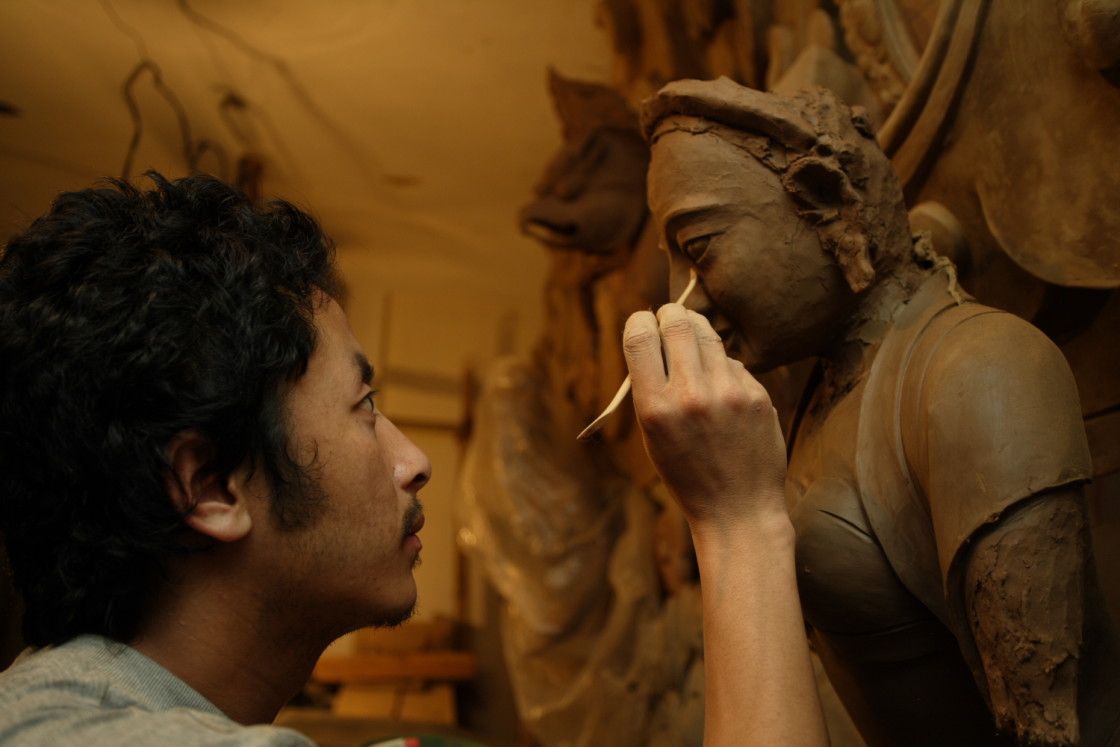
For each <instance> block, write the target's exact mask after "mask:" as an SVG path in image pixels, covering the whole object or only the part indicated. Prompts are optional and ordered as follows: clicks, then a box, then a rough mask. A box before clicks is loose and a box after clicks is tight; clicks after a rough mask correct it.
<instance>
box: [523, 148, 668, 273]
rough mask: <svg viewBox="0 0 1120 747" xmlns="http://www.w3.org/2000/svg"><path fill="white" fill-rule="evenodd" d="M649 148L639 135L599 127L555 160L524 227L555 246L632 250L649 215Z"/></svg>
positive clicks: (526, 212) (601, 251)
mask: <svg viewBox="0 0 1120 747" xmlns="http://www.w3.org/2000/svg"><path fill="white" fill-rule="evenodd" d="M648 161H649V151H648V149H647V148H646V145H645V143H644V142H643V141H642V140H641V137H640V136H639V134H638V130H637V127H635V129H634V132H633V133H622V132H618V131H612V130H606V129H603V130H598V131H596V132H594V133H592V134H591V135H590V136H588V137H586V138H584V139H582V140H580V141H578V142H575V143H568V144H567V145H565V146H564V148H563V149H562V150H561V151H560V152H559V153H558V154H557V155H556V156H555V157H554V158H553V160H552V163H550V164H549V166H548V169H547V170H546V172H545V174H544V177H543V178H542V180H541V183H540V184H538V185H537V197H536V198H535V199H534V200H533V201H532V202H530V203H529V204H527V205H525V207H523V208H522V209H521V216H520V218H519V222H520V224H521V230H522V231H523V232H524V233H526V234H528V235H529V236H532V237H534V238H536V239H538V240H539V241H540V242H541V243H543V244H544V245H545V246H547V247H549V248H551V249H569V250H576V251H581V252H586V253H588V254H604V255H605V254H612V253H615V252H620V251H621V250H625V249H628V248H629V247H630V246H632V244H633V243H634V240H635V238H636V236H637V233H638V229H640V228H641V226H642V223H643V221H644V220H645V217H646V204H645V192H646V185H645V180H646V165H647V163H648Z"/></svg>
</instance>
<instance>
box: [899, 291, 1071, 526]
mask: <svg viewBox="0 0 1120 747" xmlns="http://www.w3.org/2000/svg"><path fill="white" fill-rule="evenodd" d="M900 402H901V403H902V412H901V413H900V416H901V417H900V421H901V432H902V433H901V435H902V440H903V443H904V444H905V448H906V458H907V461H908V463H909V465H910V468H911V472H912V473H913V474H914V475H915V476H916V477H917V479H918V481H919V483H920V484H921V485H922V486H923V488H924V492H925V494H926V497H927V500H928V501H929V502H930V507H931V509H932V510H936V507H935V504H936V503H937V502H938V501H939V500H941V499H942V497H943V496H946V495H952V494H960V493H962V492H963V493H965V494H969V495H971V496H974V498H973V500H980V501H982V502H985V503H987V506H988V508H989V509H997V510H999V509H1002V508H1004V507H1006V506H1007V505H1010V503H1012V502H1014V501H1016V500H1019V499H1021V498H1025V497H1027V496H1029V495H1033V494H1036V493H1039V492H1041V491H1043V490H1046V489H1048V488H1052V487H1057V486H1059V485H1064V484H1068V483H1070V482H1075V481H1081V480H1086V479H1088V478H1089V477H1090V476H1091V474H1092V471H1091V464H1090V459H1089V451H1088V445H1087V442H1086V439H1085V430H1084V424H1083V420H1082V416H1081V406H1080V401H1079V399H1078V395H1077V388H1076V386H1075V384H1074V380H1073V374H1072V373H1071V371H1070V368H1069V365H1068V363H1067V362H1066V360H1065V358H1064V357H1063V356H1062V353H1061V351H1060V350H1058V348H1057V346H1056V345H1054V343H1053V342H1052V341H1051V340H1050V339H1049V338H1047V337H1046V336H1045V335H1044V334H1043V333H1042V332H1041V331H1039V330H1038V329H1037V328H1036V327H1034V326H1033V325H1031V324H1029V323H1028V322H1026V321H1024V320H1023V319H1020V318H1019V317H1017V316H1014V315H1013V314H1009V313H1006V312H1003V311H999V310H997V309H993V308H989V307H985V306H982V305H980V304H975V303H968V304H963V305H959V306H950V307H947V308H945V309H943V310H942V311H940V312H939V313H938V314H937V315H936V316H935V317H934V318H933V319H931V320H930V322H929V324H928V325H927V326H926V327H925V329H924V330H923V333H922V334H921V335H920V337H919V338H918V339H916V340H915V342H914V344H913V346H912V348H911V350H910V354H909V358H908V362H907V366H906V375H905V382H904V383H903V385H902V392H901V399H900ZM953 510H956V508H954V509H953Z"/></svg>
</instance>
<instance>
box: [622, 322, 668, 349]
mask: <svg viewBox="0 0 1120 747" xmlns="http://www.w3.org/2000/svg"><path fill="white" fill-rule="evenodd" d="M658 343H659V340H658V336H657V332H655V331H654V330H652V329H649V328H647V327H629V326H628V327H627V328H626V331H625V333H624V334H623V335H622V350H623V352H624V353H625V354H626V355H635V354H638V353H641V352H644V351H645V350H647V349H649V348H650V347H651V346H653V345H657V344H658Z"/></svg>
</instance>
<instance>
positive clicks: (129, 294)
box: [0, 174, 827, 747]
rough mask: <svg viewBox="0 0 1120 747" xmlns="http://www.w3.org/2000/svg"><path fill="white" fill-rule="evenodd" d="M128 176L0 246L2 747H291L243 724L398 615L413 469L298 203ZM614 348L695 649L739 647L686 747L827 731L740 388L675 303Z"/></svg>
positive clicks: (191, 182)
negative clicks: (337, 643) (688, 568)
mask: <svg viewBox="0 0 1120 747" xmlns="http://www.w3.org/2000/svg"><path fill="white" fill-rule="evenodd" d="M151 177H152V179H153V180H154V181H155V183H156V188H155V189H154V190H151V191H148V192H142V191H140V190H138V189H136V188H135V187H132V186H129V185H128V184H125V183H123V182H112V183H110V184H109V185H108V186H106V187H104V188H100V189H90V190H84V191H80V192H74V193H68V194H63V195H61V196H60V197H59V198H58V199H57V200H56V201H55V203H54V205H53V206H52V208H51V210H50V212H49V213H48V214H47V215H46V216H44V217H42V218H40V219H39V220H37V221H36V222H35V223H34V224H32V226H31V227H30V228H29V229H28V230H27V231H26V232H24V233H23V234H22V235H20V236H17V237H16V238H14V239H12V240H11V241H10V242H9V244H8V245H7V247H6V249H5V250H4V253H3V255H2V256H0V531H2V532H3V535H4V539H5V542H6V544H7V553H8V559H9V563H10V566H11V571H12V573H13V577H14V580H15V584H16V587H17V588H18V590H19V591H20V593H21V595H22V597H23V599H24V602H25V605H26V614H25V617H24V624H23V631H24V636H25V638H26V640H27V642H28V643H29V644H31V646H32V648H31V649H29V650H28V651H27V652H25V653H24V654H22V655H21V657H20V658H19V660H17V662H16V663H15V664H14V665H13V666H12V667H11V668H10V669H9V670H8V671H6V672H4V673H2V674H0V743H3V744H4V745H56V744H82V745H86V746H87V747H91V746H92V747H99V746H102V745H104V746H108V745H113V746H114V747H115V746H116V745H122V744H131V745H148V744H151V745H164V744H174V745H224V746H227V747H228V746H232V745H254V746H260V745H269V746H270V747H274V746H277V745H299V746H301V747H306V746H307V745H309V744H310V742H309V741H308V740H307V739H306V737H304V736H303V735H300V734H298V733H297V732H294V731H291V730H288V729H282V728H277V727H272V726H268V725H267V724H268V723H269V722H270V721H271V720H272V719H273V718H274V717H275V715H276V713H277V711H278V710H279V708H280V707H281V706H282V705H283V704H284V703H285V702H286V701H287V700H288V699H289V698H291V696H292V695H293V694H294V693H295V692H297V691H298V690H299V688H300V687H302V685H303V684H304V682H305V681H306V680H307V677H308V675H309V674H310V672H311V669H312V667H313V666H314V664H315V662H316V660H317V659H318V657H319V655H320V654H321V653H322V651H323V649H324V648H325V647H326V646H327V645H328V644H330V642H331V641H333V640H334V639H336V638H337V637H339V636H340V635H343V634H345V633H347V632H349V631H352V630H355V629H357V628H360V627H364V626H376V625H393V624H396V623H399V622H401V621H403V620H404V619H406V618H407V617H408V616H409V615H410V614H411V612H412V609H413V606H414V604H415V602H416V585H415V582H414V580H413V577H412V569H413V567H414V566H415V563H416V560H417V558H418V557H419V552H420V540H419V538H418V537H417V532H419V530H420V528H421V526H422V525H423V512H422V510H421V508H420V504H419V503H418V502H417V498H416V495H417V492H418V491H419V489H420V488H421V487H422V486H423V485H424V484H425V483H426V482H427V481H428V479H429V477H430V474H431V466H430V465H429V463H428V459H427V457H426V456H425V455H424V454H423V453H422V452H421V451H420V450H419V449H418V448H416V446H415V445H413V444H412V443H411V442H410V441H409V440H408V439H407V438H405V437H404V436H403V435H402V434H401V433H400V431H398V430H397V429H396V427H395V426H394V425H393V424H392V423H391V422H390V421H389V420H388V419H387V418H385V417H384V415H382V414H381V413H380V412H378V410H377V408H376V406H375V404H374V399H373V396H374V392H373V391H372V389H371V388H370V384H371V380H372V376H373V370H372V368H371V366H370V364H369V362H368V360H367V359H366V356H365V354H364V353H363V351H362V349H361V346H360V345H359V343H358V342H357V340H356V339H355V338H354V335H353V333H352V332H351V330H350V326H349V323H348V322H347V319H346V315H345V314H344V312H343V311H342V309H341V308H340V306H339V305H338V303H337V302H336V300H335V299H337V298H338V296H339V290H340V289H339V284H338V282H337V280H336V278H335V272H334V268H333V264H332V247H331V243H330V241H329V240H328V239H327V238H326V237H325V236H324V235H323V233H322V232H321V230H320V229H319V227H318V225H317V224H316V223H315V221H314V220H313V219H312V218H311V217H309V216H308V215H307V214H305V213H303V212H302V211H300V210H298V209H296V208H295V207H293V206H292V205H290V204H287V203H284V202H272V203H270V204H268V205H267V206H264V207H260V206H256V205H254V204H253V203H251V202H250V201H249V200H248V199H247V198H246V197H245V196H244V195H243V194H242V193H241V192H239V191H238V190H237V189H235V188H233V187H230V186H228V185H226V184H223V183H221V182H219V181H217V180H215V179H212V178H209V177H205V176H194V177H189V178H186V179H181V180H178V181H175V182H169V181H167V180H165V179H163V178H162V177H160V176H159V175H158V174H152V175H151ZM624 347H625V350H626V357H627V363H628V366H629V368H630V372H631V374H632V376H633V387H634V404H635V407H636V410H637V414H638V421H639V423H640V424H641V426H642V428H643V434H644V436H645V439H646V445H647V449H648V451H649V453H650V456H651V457H652V458H653V460H654V463H655V466H656V467H657V468H658V470H659V471H660V472H661V475H662V478H663V479H664V482H665V484H666V486H667V487H668V489H669V491H670V492H671V493H672V494H673V495H674V497H675V498H676V499H677V500H678V501H679V502H680V504H681V506H682V509H683V510H684V513H685V515H686V516H687V517H688V520H689V523H690V526H691V528H692V532H693V539H694V543H695V547H696V554H697V560H698V564H699V567H700V574H701V578H702V580H703V583H704V614H705V617H704V631H705V632H704V636H705V645H706V646H708V647H709V649H710V650H712V651H717V652H719V654H718V656H719V657H723V658H726V659H728V660H729V661H733V662H737V663H739V664H741V666H734V667H731V666H728V667H723V668H720V669H719V670H718V674H717V675H715V676H714V677H713V678H711V679H710V680H709V683H708V690H709V692H710V693H712V695H710V696H709V698H708V706H707V708H708V712H707V715H708V720H707V722H706V726H705V743H706V744H708V745H736V746H739V745H748V744H765V745H770V744H805V745H810V744H824V743H826V741H827V740H826V737H825V733H824V725H823V720H822V719H821V717H820V710H819V704H818V703H817V696H816V690H815V688H814V685H813V675H812V670H811V667H810V664H809V655H808V649H807V647H806V643H805V638H804V634H803V629H802V627H801V610H800V606H799V603H798V598H797V592H796V583H795V574H794V562H793V558H794V556H793V529H792V525H791V523H790V520H789V517H788V515H787V514H786V510H785V503H784V497H783V490H782V485H783V480H784V475H785V469H784V468H785V451H784V448H783V445H782V438H781V432H780V429H779V427H778V421H777V415H776V413H775V412H774V408H773V407H772V406H771V405H770V400H769V398H768V396H767V394H766V392H765V390H764V389H763V388H762V387H761V386H760V385H759V384H758V382H757V381H755V380H754V379H753V378H752V377H751V376H750V374H749V373H747V371H746V370H745V369H744V368H743V366H742V364H740V363H738V362H737V361H732V360H730V359H729V358H728V357H727V355H726V354H725V353H724V351H723V347H722V344H721V343H720V340H719V338H718V337H717V336H716V335H715V333H714V332H713V331H712V328H711V326H710V325H709V324H708V323H707V321H706V320H704V318H703V317H701V316H700V315H698V314H696V313H695V312H691V311H686V309H685V308H684V307H682V306H681V305H679V304H667V305H666V306H664V307H662V308H661V309H660V310H659V311H658V313H657V315H656V316H655V315H654V314H652V313H650V312H640V313H638V314H635V315H634V316H633V317H631V319H630V322H629V324H628V325H627V330H626V334H625V340H624ZM731 455H734V457H735V458H729V457H730V456H731ZM744 608H749V609H751V614H743V613H742V610H743V609H744Z"/></svg>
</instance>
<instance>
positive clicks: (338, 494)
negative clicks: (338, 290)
mask: <svg viewBox="0 0 1120 747" xmlns="http://www.w3.org/2000/svg"><path fill="white" fill-rule="evenodd" d="M314 321H315V327H316V333H317V341H316V346H315V350H314V352H313V353H312V355H311V357H310V359H309V361H308V366H307V372H306V373H305V374H304V375H303V376H302V377H301V378H300V379H298V380H297V381H296V382H295V383H294V384H293V385H292V386H291V388H290V389H289V391H288V393H287V395H286V397H285V400H286V401H285V405H286V409H287V414H288V417H287V427H288V430H289V437H290V442H291V447H290V448H291V451H292V453H293V455H294V456H295V457H296V459H297V461H298V462H299V463H300V464H306V465H310V466H309V467H308V468H307V469H308V477H309V478H310V479H311V480H312V481H313V482H314V488H315V490H316V492H317V493H319V494H320V495H321V498H320V500H321V501H322V505H321V506H320V507H319V508H318V511H317V512H316V515H315V518H314V519H312V520H311V521H310V522H309V523H308V524H307V525H306V526H303V527H300V528H297V529H281V528H279V527H276V526H275V525H273V526H270V527H269V528H268V530H267V531H266V532H265V534H266V537H265V539H264V540H263V541H266V542H271V543H274V544H275V555H276V558H275V559H276V563H275V565H274V566H272V567H271V571H270V572H274V573H275V576H274V577H273V578H271V579H268V581H269V586H270V587H271V588H273V589H276V590H278V593H280V594H287V595H290V597H291V599H292V601H294V602H295V603H296V604H298V605H299V606H300V607H301V608H302V609H305V610H306V614H307V615H308V616H309V617H310V619H319V618H325V619H327V620H332V621H334V622H336V623H337V625H338V627H339V630H338V631H336V634H337V635H341V634H342V633H345V632H347V631H348V630H353V629H356V628H358V627H365V626H370V625H391V624H396V623H398V622H401V621H403V620H404V619H406V618H407V617H408V616H409V615H410V614H411V612H412V609H413V607H414V606H415V603H416V583H415V581H414V579H413V577H412V569H413V568H414V567H415V565H416V564H417V563H418V562H419V557H420V540H419V538H418V537H417V536H416V532H418V531H419V528H420V525H421V524H422V523H423V514H422V512H421V510H420V504H419V503H418V502H417V499H416V493H417V491H418V490H419V488H420V487H421V486H422V485H424V484H425V483H426V482H427V480H428V478H429V476H430V474H431V465H430V464H429V462H428V458H427V457H426V456H425V455H424V453H423V452H422V451H420V449H419V448H417V447H416V446H415V444H413V443H412V442H411V441H409V440H408V439H407V438H406V437H405V436H404V435H403V434H402V433H401V432H400V431H399V430H397V428H396V426H394V425H393V424H392V423H391V422H390V421H389V420H388V419H387V418H386V417H385V416H384V415H382V414H381V413H380V412H378V411H377V409H376V407H375V405H374V403H373V391H372V390H371V388H370V383H371V382H370V379H371V377H372V371H371V370H370V368H369V364H368V362H367V361H366V357H365V354H364V352H363V351H362V348H361V346H360V345H359V344H358V341H357V340H356V339H355V338H354V334H353V332H352V331H351V329H350V324H349V322H348V321H347V319H346V315H345V313H344V312H343V311H342V309H341V307H339V305H338V304H337V303H335V302H334V301H333V300H331V299H326V300H325V302H323V303H321V304H320V305H319V306H318V308H317V310H316V313H315V317H314ZM258 526H259V525H258ZM282 601H283V600H278V602H282ZM292 601H289V602H288V604H289V605H291V604H292Z"/></svg>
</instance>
